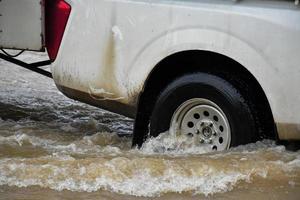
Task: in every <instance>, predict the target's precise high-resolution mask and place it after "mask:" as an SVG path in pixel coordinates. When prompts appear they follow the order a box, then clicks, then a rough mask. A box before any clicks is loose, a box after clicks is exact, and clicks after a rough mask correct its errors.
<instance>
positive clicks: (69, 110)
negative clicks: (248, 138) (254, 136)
mask: <svg viewBox="0 0 300 200" xmlns="http://www.w3.org/2000/svg"><path fill="white" fill-rule="evenodd" d="M21 58H22V59H23V60H25V61H27V62H31V61H33V60H35V59H37V58H39V59H41V60H42V59H45V56H44V55H42V54H38V53H26V54H25V55H22V56H21ZM0 69H1V73H0V199H148V198H151V199H206V198H208V199H241V198H243V199H254V198H255V199H300V151H294V152H291V151H288V150H286V149H285V147H284V146H280V145H276V144H275V142H274V141H269V140H264V141H260V142H257V143H255V144H249V145H245V146H239V147H236V148H233V149H231V150H229V151H227V152H224V153H214V154H202V155H199V153H202V151H201V149H199V148H196V147H193V146H190V147H188V148H181V147H178V148H166V147H171V146H174V143H175V141H172V139H170V138H168V137H165V135H162V137H160V138H156V139H151V140H149V141H147V142H146V144H145V145H144V146H143V147H142V149H140V150H138V149H131V136H130V134H131V132H132V125H133V121H132V120H131V119H128V118H125V117H122V116H120V115H116V114H113V113H109V112H106V111H104V110H101V109H98V108H95V107H91V106H88V105H85V104H82V103H79V102H76V101H73V100H70V99H68V98H66V97H64V96H63V95H62V94H60V92H59V91H58V90H57V89H56V87H55V85H54V83H53V81H52V80H50V79H48V78H44V77H41V76H40V75H37V74H33V73H32V72H30V71H27V70H25V69H21V68H19V67H16V66H14V65H12V64H9V63H7V62H4V61H2V60H0ZM175 146H176V145H175Z"/></svg>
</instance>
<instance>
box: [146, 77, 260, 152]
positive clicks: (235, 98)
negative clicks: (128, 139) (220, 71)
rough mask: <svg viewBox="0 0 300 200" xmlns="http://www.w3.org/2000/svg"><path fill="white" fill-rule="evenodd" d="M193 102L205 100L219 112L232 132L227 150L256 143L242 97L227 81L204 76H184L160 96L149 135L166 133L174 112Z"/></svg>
mask: <svg viewBox="0 0 300 200" xmlns="http://www.w3.org/2000/svg"><path fill="white" fill-rule="evenodd" d="M192 98H204V99H208V100H210V101H212V102H214V103H215V104H217V105H218V106H219V107H220V108H221V109H222V111H223V112H224V113H225V115H226V117H227V119H228V122H229V125H230V128H231V143H230V147H232V146H237V145H241V144H247V143H250V142H253V141H254V140H255V138H256V137H255V130H256V128H255V121H254V119H253V116H252V113H251V110H250V108H249V106H248V104H247V103H246V101H245V99H244V98H243V97H242V95H241V93H240V92H239V91H238V90H237V89H236V88H234V87H233V86H232V85H231V84H230V83H229V82H227V81H226V80H224V79H222V78H220V77H218V76H215V75H212V74H207V73H195V74H188V75H183V76H182V77H180V78H177V79H175V80H174V81H173V82H171V83H170V84H169V85H168V86H167V87H166V88H165V89H164V90H163V91H162V92H161V93H160V95H159V97H158V98H157V101H156V103H155V105H154V109H153V112H152V114H151V116H150V135H151V136H153V137H156V136H158V135H159V134H160V133H162V132H165V131H167V130H169V126H170V122H171V119H172V116H173V114H174V112H175V111H176V109H177V108H178V107H179V106H180V105H181V104H182V103H183V102H185V101H187V100H189V99H192Z"/></svg>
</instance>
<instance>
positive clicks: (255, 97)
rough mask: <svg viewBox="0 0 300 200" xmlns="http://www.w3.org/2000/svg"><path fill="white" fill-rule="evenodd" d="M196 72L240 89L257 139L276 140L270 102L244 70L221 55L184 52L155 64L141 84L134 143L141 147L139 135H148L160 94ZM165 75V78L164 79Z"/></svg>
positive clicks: (201, 51)
mask: <svg viewBox="0 0 300 200" xmlns="http://www.w3.org/2000/svg"><path fill="white" fill-rule="evenodd" d="M195 72H205V73H209V74H214V75H218V76H220V77H222V78H224V79H225V80H227V81H229V82H230V83H231V84H232V85H233V86H235V87H236V88H237V89H239V90H241V91H242V94H243V96H246V99H247V100H248V101H249V103H251V108H252V109H254V110H255V118H256V121H257V123H260V124H259V127H260V128H259V130H258V133H259V137H260V138H271V139H277V129H276V124H275V122H274V117H273V113H272V109H271V106H270V103H269V100H268V98H267V96H266V94H265V91H264V89H263V88H262V86H261V84H260V83H259V82H258V80H257V79H256V78H255V76H254V75H253V74H252V73H251V72H250V71H249V70H248V69H247V68H246V67H244V66H243V65H242V64H240V63H239V62H237V61H236V60H234V59H232V58H230V57H228V56H226V55H223V54H220V53H216V52H212V51H207V50H185V51H180V52H176V53H174V54H171V55H169V56H167V57H166V58H164V59H163V60H161V61H160V62H159V63H157V64H156V65H155V67H154V68H153V69H152V70H151V72H150V73H149V75H148V77H147V79H146V81H145V82H144V86H143V89H142V92H141V93H140V95H139V98H138V106H137V115H136V121H135V126H134V139H133V144H139V145H141V143H139V141H141V138H140V137H144V139H145V135H143V134H141V132H144V133H145V132H148V126H149V124H148V123H149V122H148V120H149V117H150V114H151V111H152V109H153V106H154V103H155V101H156V97H157V96H158V95H159V93H160V92H161V91H162V90H163V89H164V88H165V87H166V86H167V85H168V84H169V83H170V82H171V81H172V80H174V79H176V78H177V77H179V76H181V75H183V74H188V73H195ZM166 74H167V75H168V76H165V75H166ZM262 122H265V123H262ZM141 135H142V136H141Z"/></svg>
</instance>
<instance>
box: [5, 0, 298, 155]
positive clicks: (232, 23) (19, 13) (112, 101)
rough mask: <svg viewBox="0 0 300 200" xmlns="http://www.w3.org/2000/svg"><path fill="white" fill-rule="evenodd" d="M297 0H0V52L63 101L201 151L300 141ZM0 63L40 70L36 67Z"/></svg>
mask: <svg viewBox="0 0 300 200" xmlns="http://www.w3.org/2000/svg"><path fill="white" fill-rule="evenodd" d="M298 4H299V1H298V0H296V1H295V0H240V1H238V0H236V1H233V0H22V1H21V0H0V48H2V49H4V48H12V49H23V50H34V51H44V50H46V51H47V52H48V55H49V58H50V61H48V62H47V61H46V62H45V63H42V64H46V63H48V64H49V63H50V62H51V74H47V72H44V75H47V76H49V77H53V80H54V81H55V83H56V85H57V87H58V89H59V90H60V91H61V92H62V93H64V94H65V95H66V96H68V97H70V98H73V99H76V100H79V101H82V102H85V103H88V104H91V105H95V106H98V107H101V108H104V109H107V110H110V111H113V112H116V113H120V114H123V115H125V116H128V117H132V118H135V127H134V137H133V144H134V145H139V146H140V145H142V143H143V141H145V140H146V139H147V138H148V137H152V136H153V137H156V136H158V135H159V134H160V133H163V132H167V133H168V134H169V135H170V136H171V137H178V138H186V139H187V140H190V141H193V142H194V143H195V144H196V145H200V146H203V147H204V148H207V149H208V150H209V151H215V150H217V151H221V150H225V149H228V148H230V147H232V146H236V145H239V144H245V143H249V142H253V141H255V140H258V139H261V138H273V139H280V140H299V139H300V88H299V87H300V6H299V5H298ZM3 52H4V53H1V58H3V59H6V60H8V61H11V62H14V63H16V64H19V65H21V66H23V67H26V68H28V69H31V70H35V71H37V72H39V73H43V72H42V71H39V70H40V69H39V68H37V67H38V66H40V65H42V64H41V63H34V64H32V65H30V64H26V63H23V62H21V61H18V60H17V59H15V58H12V57H11V56H10V55H8V54H7V53H6V51H5V50H3Z"/></svg>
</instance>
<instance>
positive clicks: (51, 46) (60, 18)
mask: <svg viewBox="0 0 300 200" xmlns="http://www.w3.org/2000/svg"><path fill="white" fill-rule="evenodd" d="M45 8H46V14H45V18H46V24H45V31H46V48H47V51H48V55H49V58H50V60H52V61H54V60H55V58H56V56H57V53H58V49H59V46H60V43H61V40H62V37H63V35H64V31H65V28H66V25H67V22H68V18H69V15H70V12H71V6H70V5H69V4H68V3H66V2H65V1H64V0H46V5H45Z"/></svg>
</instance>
